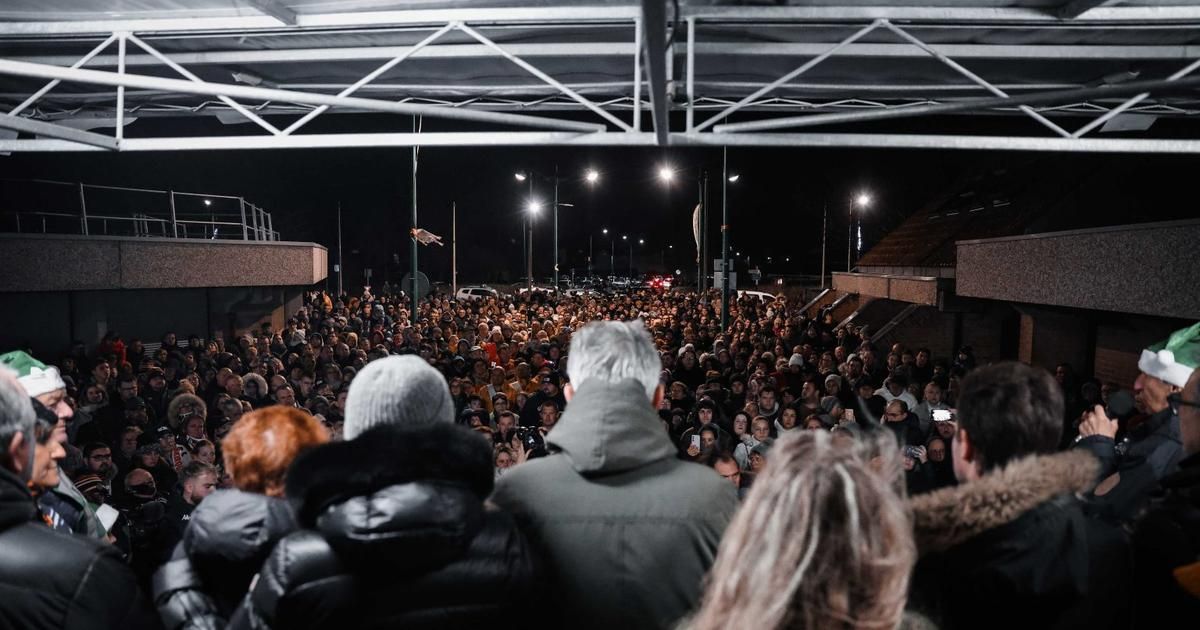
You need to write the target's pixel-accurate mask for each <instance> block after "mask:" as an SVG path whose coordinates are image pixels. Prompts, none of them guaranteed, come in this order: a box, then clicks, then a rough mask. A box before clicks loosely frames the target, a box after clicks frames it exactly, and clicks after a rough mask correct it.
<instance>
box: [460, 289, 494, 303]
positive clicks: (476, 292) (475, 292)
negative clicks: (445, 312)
mask: <svg viewBox="0 0 1200 630" xmlns="http://www.w3.org/2000/svg"><path fill="white" fill-rule="evenodd" d="M490 297H494V298H498V297H500V293H499V292H497V291H496V290H495V289H492V288H490V287H463V288H461V289H459V290H458V293H455V294H454V299H456V300H482V299H485V298H490Z"/></svg>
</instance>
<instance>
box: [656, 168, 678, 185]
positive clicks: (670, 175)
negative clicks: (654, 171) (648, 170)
mask: <svg viewBox="0 0 1200 630" xmlns="http://www.w3.org/2000/svg"><path fill="white" fill-rule="evenodd" d="M658 178H659V179H661V180H662V181H664V182H670V181H671V180H672V179H674V178H675V171H673V170H671V167H669V166H663V167H661V168H659V169H658Z"/></svg>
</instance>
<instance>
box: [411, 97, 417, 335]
mask: <svg viewBox="0 0 1200 630" xmlns="http://www.w3.org/2000/svg"><path fill="white" fill-rule="evenodd" d="M413 131H414V132H416V131H417V118H416V116H414V117H413ZM412 226H413V229H414V230H415V229H416V228H417V147H416V146H415V145H414V146H413V148H412ZM411 285H412V286H411V289H412V293H411V294H410V295H411V298H412V312H411V313H410V318H411V319H412V325H413V326H416V325H417V237H416V235H415V234H414V235H412V283H411Z"/></svg>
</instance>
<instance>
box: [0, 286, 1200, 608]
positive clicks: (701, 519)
mask: <svg viewBox="0 0 1200 630" xmlns="http://www.w3.org/2000/svg"><path fill="white" fill-rule="evenodd" d="M408 308H409V303H408V302H406V301H404V299H403V298H402V296H392V295H383V296H374V295H371V294H370V293H369V292H364V293H363V294H361V295H358V296H347V295H343V296H330V295H328V294H325V293H321V292H313V293H310V294H308V295H306V297H305V303H304V307H303V308H302V309H301V310H300V311H299V312H297V313H296V314H295V315H293V316H292V317H290V318H289V319H288V320H287V322H286V324H285V325H284V326H283V327H282V328H281V329H278V330H277V329H274V328H273V327H272V326H271V325H269V324H264V325H261V326H256V327H254V328H252V329H250V330H246V331H240V332H239V334H238V335H237V336H235V337H232V338H230V339H224V338H221V337H217V338H212V339H203V338H200V337H197V336H189V337H188V338H186V339H183V338H181V337H179V336H177V333H175V332H168V333H166V334H165V335H163V337H162V338H161V339H160V340H159V342H158V343H157V344H154V345H151V346H148V344H147V343H144V342H143V341H141V340H137V339H128V340H127V339H123V338H122V337H121V336H120V335H118V334H116V333H109V334H108V335H106V336H105V337H104V338H103V339H102V340H100V342H99V343H98V344H97V345H95V346H93V347H88V346H86V345H85V344H83V343H77V344H75V346H74V347H72V348H71V349H70V350H69V351H68V352H66V353H65V354H63V355H62V356H58V357H42V359H50V360H49V361H48V362H47V361H43V360H39V358H35V357H33V356H31V354H30V353H28V352H26V351H23V350H14V351H12V352H9V353H7V354H4V355H0V365H3V366H4V367H3V368H0V447H3V449H2V452H0V627H20V628H42V627H45V628H51V627H53V628H76V627H79V628H83V627H88V628H91V627H97V628H116V627H122V628H157V627H165V628H170V629H172V630H174V629H177V628H224V627H231V628H272V627H273V628H321V627H335V626H336V627H381V628H382V627H403V628H408V627H430V628H433V627H437V628H450V627H483V626H496V625H499V626H501V627H518V626H519V627H523V628H527V627H529V626H531V625H532V626H534V627H596V628H601V627H603V628H612V627H618V626H620V625H624V626H626V627H631V628H671V627H687V628H732V627H738V628H741V627H748V628H761V629H770V628H827V627H842V628H896V627H911V628H936V627H941V628H976V627H1011V626H1012V625H1014V624H1018V625H1021V624H1023V625H1027V626H1033V627H1062V628H1066V627H1082V626H1085V625H1086V626H1088V627H1097V628H1135V627H1136V628H1142V627H1147V628H1158V627H1180V624H1181V623H1183V625H1186V622H1183V620H1186V619H1188V618H1191V619H1197V618H1200V371H1197V370H1196V367H1197V364H1198V363H1200V324H1197V325H1195V326H1192V327H1189V328H1185V329H1183V330H1180V331H1178V332H1177V333H1176V334H1174V335H1172V336H1171V338H1170V339H1168V340H1166V341H1164V342H1163V343H1162V344H1158V345H1157V346H1152V347H1150V348H1147V349H1146V351H1144V352H1143V354H1142V356H1141V357H1140V360H1139V362H1138V368H1139V370H1140V371H1141V374H1140V376H1139V377H1138V379H1137V381H1136V382H1135V383H1132V384H1129V385H1130V386H1131V389H1132V393H1130V392H1123V391H1122V388H1121V387H1120V386H1119V385H1118V384H1111V383H1100V382H1098V381H1096V380H1094V379H1092V380H1081V379H1079V378H1078V376H1077V375H1076V374H1074V372H1073V370H1072V369H1071V367H1070V366H1069V365H1065V364H1064V365H1060V366H1057V369H1056V370H1055V372H1054V373H1053V374H1051V373H1050V372H1048V371H1046V370H1043V369H1040V368H1034V367H1030V366H1027V365H1024V364H1019V363H1013V362H995V363H989V364H986V365H977V360H976V357H975V356H974V353H973V352H972V350H971V348H970V347H963V348H961V349H959V350H958V351H957V352H956V353H955V354H954V355H953V356H945V357H942V356H935V355H934V353H932V352H930V351H929V350H928V349H925V348H910V347H906V346H905V345H904V344H902V343H897V344H895V345H892V346H890V347H883V348H880V347H877V346H876V344H875V343H873V342H872V339H871V336H870V334H869V333H868V331H866V330H864V329H858V328H856V327H855V326H853V325H846V326H837V325H836V323H835V322H834V320H833V317H832V315H831V314H829V313H828V312H818V313H816V314H815V316H813V317H810V316H809V314H807V313H805V312H803V311H802V309H801V305H800V304H797V303H795V302H794V301H790V300H788V299H787V298H785V297H783V296H780V297H778V298H777V299H775V300H773V301H771V300H760V299H758V298H755V297H746V298H743V299H740V300H737V301H736V302H734V303H733V304H731V305H730V306H729V308H730V312H729V313H728V316H729V321H730V326H729V327H728V328H724V329H723V328H722V327H721V319H722V317H721V316H722V313H721V309H722V308H723V306H722V304H721V301H720V299H719V295H717V294H715V293H707V294H699V295H698V294H696V293H694V292H692V293H687V292H661V291H649V290H647V291H635V292H631V293H629V294H626V295H618V296H604V297H601V296H574V297H568V296H561V297H557V296H548V295H546V294H542V293H530V294H524V295H519V296H512V297H509V296H499V297H489V298H486V299H479V300H462V301H454V300H451V299H450V298H449V297H447V296H441V295H434V296H432V297H429V298H426V299H424V300H422V301H421V302H420V304H419V307H418V312H417V313H416V314H415V317H414V316H413V314H412V313H411V312H410V311H409V310H408ZM1122 396H1124V397H1126V398H1130V397H1131V398H1132V399H1133V404H1132V405H1130V406H1129V407H1130V409H1128V410H1121V409H1120V408H1121V407H1122V405H1121V404H1120V403H1119V402H1118V401H1119V399H1120V398H1121V397H1122Z"/></svg>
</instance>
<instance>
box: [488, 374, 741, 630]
mask: <svg viewBox="0 0 1200 630" xmlns="http://www.w3.org/2000/svg"><path fill="white" fill-rule="evenodd" d="M546 444H547V448H548V450H549V451H550V455H549V456H547V457H544V458H540V459H536V460H533V461H531V462H528V463H525V464H522V465H520V466H518V467H516V468H513V469H512V470H511V471H510V472H508V473H506V474H505V475H504V476H503V477H501V478H500V479H499V480H498V481H497V482H496V489H495V491H494V492H493V494H492V501H493V502H494V503H496V504H497V505H499V506H501V507H503V508H505V509H507V510H509V511H510V512H511V513H512V514H513V516H514V517H515V518H516V519H517V522H518V524H520V525H521V526H522V529H523V531H525V532H526V533H527V535H528V536H529V538H530V541H531V542H532V543H533V544H534V546H535V549H536V550H537V551H538V552H539V554H540V556H541V559H542V561H543V562H544V564H545V567H546V570H547V573H548V576H547V578H548V579H547V582H548V583H549V585H550V586H549V588H551V589H552V591H553V594H552V596H550V597H548V598H547V601H553V602H556V603H557V604H558V605H559V606H561V608H562V609H563V610H565V611H569V612H570V623H571V626H572V627H579V628H620V627H628V628H665V627H670V626H672V625H673V624H674V623H675V622H676V621H677V620H678V619H679V618H680V617H682V616H683V615H685V614H687V612H688V611H690V610H692V609H693V608H694V607H695V606H696V605H697V604H698V603H699V598H700V594H701V582H702V580H703V578H704V574H705V573H706V572H707V571H708V569H709V568H710V567H711V566H712V563H713V559H714V557H715V556H716V551H717V545H718V544H719V543H720V540H721V535H722V533H723V532H724V531H725V527H726V526H727V525H728V524H729V520H730V518H731V517H732V515H733V512H734V510H735V509H736V507H737V496H736V493H735V491H734V488H733V486H732V485H730V484H729V483H728V482H726V481H725V480H723V479H721V477H720V476H719V475H717V474H716V473H715V472H713V470H712V469H710V468H708V467H706V466H701V465H697V464H694V463H690V462H684V461H680V460H678V459H676V457H675V454H676V449H675V446H674V445H673V444H672V443H671V440H670V439H669V438H668V436H667V434H666V432H665V431H664V430H663V427H662V423H661V421H660V420H659V418H658V416H657V414H655V412H654V410H653V409H652V408H651V405H650V401H649V400H647V398H646V390H645V389H644V388H643V386H642V385H641V383H639V382H637V381H634V380H626V381H622V382H620V383H618V384H608V383H603V382H598V381H588V382H585V383H582V384H581V385H580V386H579V389H578V390H577V392H576V394H575V396H574V398H573V399H572V400H571V403H570V404H569V405H568V406H567V409H566V411H565V412H564V413H563V416H562V418H560V419H559V421H558V424H557V425H555V427H554V430H552V431H551V432H550V433H549V434H548V435H547V436H546Z"/></svg>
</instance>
